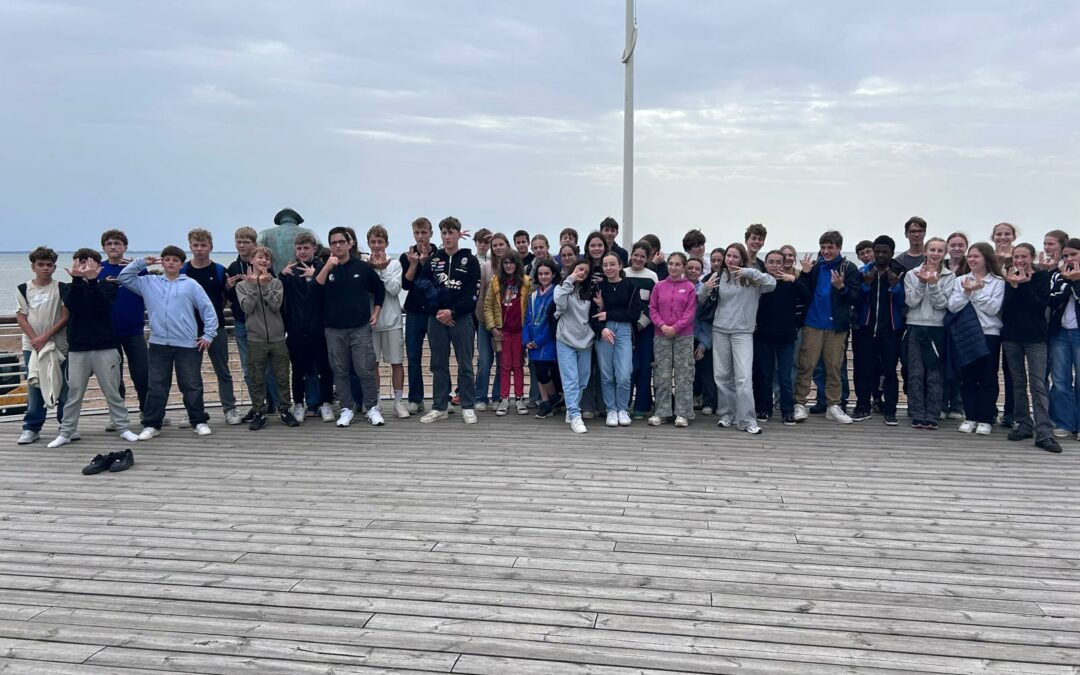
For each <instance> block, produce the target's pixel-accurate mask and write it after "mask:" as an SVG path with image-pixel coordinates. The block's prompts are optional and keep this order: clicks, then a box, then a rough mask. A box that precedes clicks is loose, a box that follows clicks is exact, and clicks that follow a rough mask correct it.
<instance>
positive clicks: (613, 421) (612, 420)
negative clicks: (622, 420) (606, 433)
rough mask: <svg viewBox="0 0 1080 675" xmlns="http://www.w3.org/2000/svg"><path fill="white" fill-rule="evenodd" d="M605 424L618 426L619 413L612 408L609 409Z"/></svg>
mask: <svg viewBox="0 0 1080 675" xmlns="http://www.w3.org/2000/svg"><path fill="white" fill-rule="evenodd" d="M605 424H607V426H609V427H617V426H619V413H617V412H615V411H614V410H609V411H608V414H607V422H605Z"/></svg>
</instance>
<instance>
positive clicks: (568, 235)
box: [559, 227, 578, 248]
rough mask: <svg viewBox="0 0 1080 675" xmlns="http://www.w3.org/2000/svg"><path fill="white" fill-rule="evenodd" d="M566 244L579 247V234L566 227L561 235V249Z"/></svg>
mask: <svg viewBox="0 0 1080 675" xmlns="http://www.w3.org/2000/svg"><path fill="white" fill-rule="evenodd" d="M564 244H570V245H572V246H577V245H578V233H577V230H575V229H574V228H572V227H564V228H563V230H562V232H560V233H559V248H562V246H563V245H564Z"/></svg>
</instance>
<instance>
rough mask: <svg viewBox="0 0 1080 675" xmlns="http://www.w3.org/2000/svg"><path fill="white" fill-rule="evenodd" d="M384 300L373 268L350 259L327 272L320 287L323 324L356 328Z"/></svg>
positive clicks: (380, 284) (384, 291) (384, 289)
mask: <svg viewBox="0 0 1080 675" xmlns="http://www.w3.org/2000/svg"><path fill="white" fill-rule="evenodd" d="M385 299H386V287H385V286H383V282H382V279H380V278H379V273H378V272H376V271H375V268H373V267H372V266H371V265H369V264H367V263H366V262H364V261H363V260H360V259H359V258H351V259H350V260H349V261H348V262H345V263H340V264H339V265H338V266H337V267H335V268H334V269H332V270H330V274H329V276H327V278H326V284H324V285H323V325H324V326H326V327H327V328H360V327H362V326H364V325H366V324H367V323H368V321H369V320H370V319H371V306H372V304H374V305H376V306H378V307H382V304H383V301H384V300H385ZM373 301H374V303H373Z"/></svg>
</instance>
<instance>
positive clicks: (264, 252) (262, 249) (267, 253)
mask: <svg viewBox="0 0 1080 675" xmlns="http://www.w3.org/2000/svg"><path fill="white" fill-rule="evenodd" d="M259 256H263V257H264V258H266V259H267V260H269V261H270V262H274V252H273V251H271V250H270V248H269V247H268V246H256V247H255V250H254V251H252V252H251V257H252V258H257V257H259Z"/></svg>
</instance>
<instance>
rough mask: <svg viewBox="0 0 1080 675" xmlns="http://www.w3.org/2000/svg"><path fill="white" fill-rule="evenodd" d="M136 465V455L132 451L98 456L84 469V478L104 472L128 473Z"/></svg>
mask: <svg viewBox="0 0 1080 675" xmlns="http://www.w3.org/2000/svg"><path fill="white" fill-rule="evenodd" d="M134 465H135V453H133V452H132V451H131V449H130V448H129V449H127V450H121V451H120V452H110V453H109V454H107V455H97V456H95V457H94V458H93V459H92V460H90V463H89V464H87V465H86V466H84V467H83V470H82V472H83V475H84V476H93V475H94V474H96V473H101V472H102V471H112V472H113V473H116V472H117V471H127V470H128V469H130V468H131V467H132V466H134Z"/></svg>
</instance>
